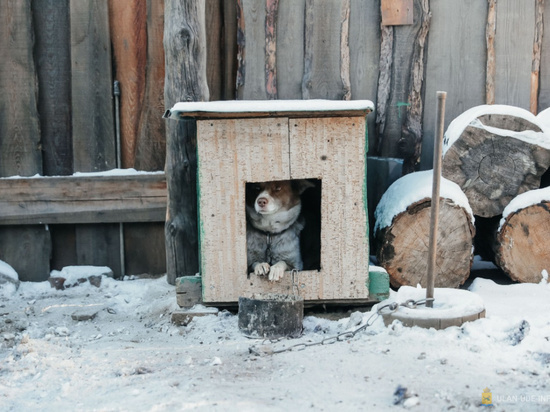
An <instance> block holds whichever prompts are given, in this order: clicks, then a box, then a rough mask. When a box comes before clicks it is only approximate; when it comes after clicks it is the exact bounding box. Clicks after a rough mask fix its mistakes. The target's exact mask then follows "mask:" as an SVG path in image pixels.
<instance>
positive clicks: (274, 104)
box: [165, 99, 374, 119]
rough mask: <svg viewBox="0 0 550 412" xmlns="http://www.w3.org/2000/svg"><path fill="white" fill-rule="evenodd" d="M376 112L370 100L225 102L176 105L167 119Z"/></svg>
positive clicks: (181, 103) (167, 115) (182, 103)
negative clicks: (186, 115)
mask: <svg viewBox="0 0 550 412" xmlns="http://www.w3.org/2000/svg"><path fill="white" fill-rule="evenodd" d="M353 110H363V111H364V110H369V111H372V110H374V104H373V103H372V102H371V101H370V100H322V99H312V100H224V101H212V102H180V103H176V104H175V105H174V107H172V109H170V110H169V113H167V114H166V115H165V117H170V118H172V119H179V118H180V115H181V114H182V113H197V112H203V113H269V112H276V113H285V112H328V111H353Z"/></svg>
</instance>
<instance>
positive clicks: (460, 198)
mask: <svg viewBox="0 0 550 412" xmlns="http://www.w3.org/2000/svg"><path fill="white" fill-rule="evenodd" d="M432 184H433V170H425V171H423V172H415V173H409V174H408V175H405V176H403V177H400V178H399V179H397V180H396V181H395V182H393V183H392V185H391V186H390V187H389V188H388V190H386V192H385V193H384V195H382V198H381V199H380V202H379V203H378V206H377V207H376V210H375V211H374V218H375V220H376V223H375V226H374V232H375V233H376V232H377V231H379V230H381V229H384V228H385V227H388V226H390V225H391V223H392V221H393V218H394V217H395V216H397V215H398V214H400V213H402V212H404V211H405V210H407V207H409V206H410V205H412V204H413V203H415V202H418V201H420V200H423V199H426V198H427V199H431V197H432ZM439 187H440V189H439V197H440V198H443V199H449V200H451V201H452V202H453V203H455V204H456V205H458V206H460V207H462V208H463V209H464V210H466V212H468V214H469V215H470V218H471V220H472V223H473V222H474V214H473V212H472V208H471V207H470V203H469V202H468V198H467V197H466V195H465V194H464V192H463V191H462V189H461V188H460V186H458V185H457V184H456V183H454V182H451V181H450V180H448V179H445V178H444V177H441V183H440V185H439Z"/></svg>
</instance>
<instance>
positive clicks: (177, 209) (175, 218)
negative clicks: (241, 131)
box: [164, 0, 209, 284]
mask: <svg viewBox="0 0 550 412" xmlns="http://www.w3.org/2000/svg"><path fill="white" fill-rule="evenodd" d="M204 7H205V6H204V2H203V1H201V0H186V1H180V0H166V2H165V11H166V12H165V18H166V20H165V26H164V50H165V53H166V78H165V84H164V101H165V104H166V107H167V108H170V107H172V106H173V105H174V104H175V103H177V102H178V101H207V100H208V98H209V92H208V85H207V80H206V32H205V14H204V13H205V8H204ZM196 145H197V140H196V125H195V122H194V121H184V120H182V121H179V122H176V121H172V120H168V121H167V123H166V182H167V185H168V207H167V212H166V225H165V238H166V272H167V279H168V282H169V283H171V284H175V281H176V278H177V277H181V276H193V275H195V274H196V273H197V272H198V270H199V260H198V259H199V258H198V226H197V186H196V184H197V182H196V176H197V154H196Z"/></svg>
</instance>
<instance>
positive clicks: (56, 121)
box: [32, 0, 73, 176]
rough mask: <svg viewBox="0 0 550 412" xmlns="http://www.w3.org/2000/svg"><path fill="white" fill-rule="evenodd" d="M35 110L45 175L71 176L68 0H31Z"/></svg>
mask: <svg viewBox="0 0 550 412" xmlns="http://www.w3.org/2000/svg"><path fill="white" fill-rule="evenodd" d="M32 12H33V22H34V25H35V28H34V29H35V46H34V50H35V55H36V70H37V73H38V83H39V89H40V93H39V94H38V111H39V112H40V130H41V137H42V153H43V169H44V170H43V171H44V175H47V176H48V175H49V176H64V175H70V174H72V173H73V151H72V150H73V148H72V136H71V120H70V119H71V103H70V102H71V84H70V82H68V81H67V79H68V78H70V76H71V54H70V47H69V45H70V22H69V0H61V1H59V0H34V1H33V3H32Z"/></svg>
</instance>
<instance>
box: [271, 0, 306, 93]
mask: <svg viewBox="0 0 550 412" xmlns="http://www.w3.org/2000/svg"><path fill="white" fill-rule="evenodd" d="M304 10H305V0H279V14H278V21H279V22H278V25H279V27H284V29H283V30H279V32H278V34H277V75H278V76H277V78H278V80H277V92H278V97H279V99H301V98H302V75H303V72H304V47H303V44H304Z"/></svg>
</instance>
